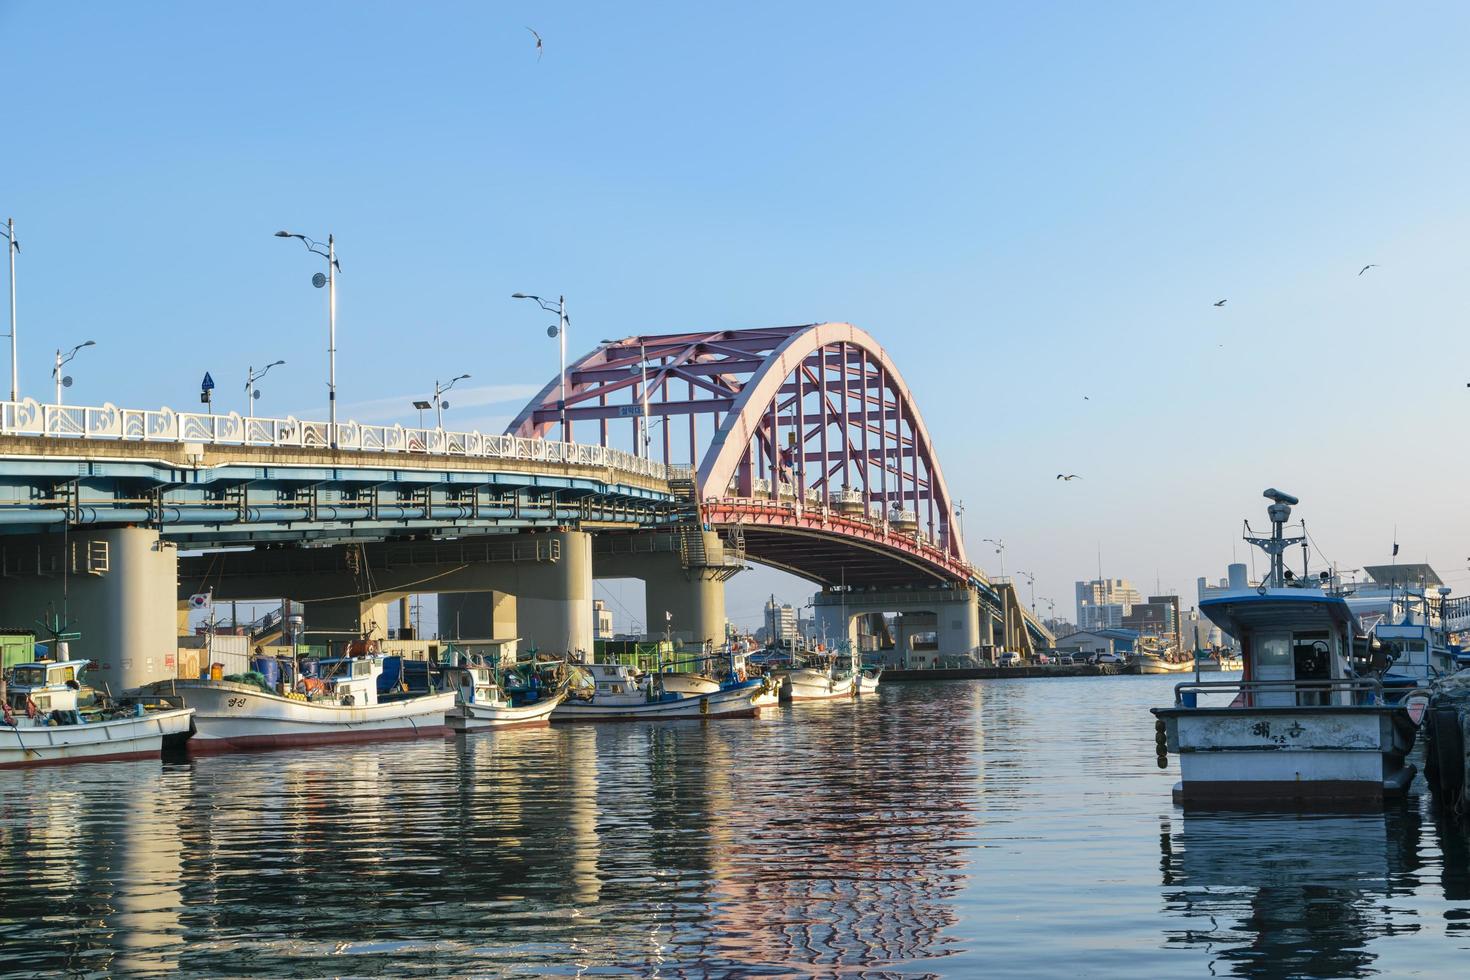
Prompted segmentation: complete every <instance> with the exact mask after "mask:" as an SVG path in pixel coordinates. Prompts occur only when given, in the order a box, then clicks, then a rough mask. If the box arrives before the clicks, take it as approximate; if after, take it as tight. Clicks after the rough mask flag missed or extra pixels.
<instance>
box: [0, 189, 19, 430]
mask: <svg viewBox="0 0 1470 980" xmlns="http://www.w3.org/2000/svg"><path fill="white" fill-rule="evenodd" d="M0 235H4V236H5V241H6V242H7V243H8V244H7V247H6V249H5V251H6V252H9V253H10V335H9V336H10V400H11V401H13V402H18V401H20V364H19V362H18V361H17V360H16V355H15V256H16V254H17V253H19V252H20V242H18V241H16V239H15V219H14V218H6V219H5V227H4V228H0Z"/></svg>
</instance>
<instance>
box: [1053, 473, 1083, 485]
mask: <svg viewBox="0 0 1470 980" xmlns="http://www.w3.org/2000/svg"><path fill="white" fill-rule="evenodd" d="M1057 479H1058V480H1066V481H1067V482H1068V483H1070V482H1072V481H1073V480H1080V479H1082V477H1080V476H1078V475H1077V474H1076V473H1067V474H1065V475H1064V474H1061V473H1058V474H1057Z"/></svg>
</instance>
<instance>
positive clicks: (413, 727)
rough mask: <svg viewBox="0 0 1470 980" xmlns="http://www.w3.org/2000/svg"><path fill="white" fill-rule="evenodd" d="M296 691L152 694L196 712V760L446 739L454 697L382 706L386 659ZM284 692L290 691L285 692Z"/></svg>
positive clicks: (211, 688) (248, 687) (325, 674)
mask: <svg viewBox="0 0 1470 980" xmlns="http://www.w3.org/2000/svg"><path fill="white" fill-rule="evenodd" d="M318 672H319V674H320V676H319V677H307V676H300V677H298V678H297V680H296V682H295V684H293V685H292V689H291V690H289V691H285V690H281V689H277V690H274V691H273V690H270V689H268V688H267V687H265V686H264V685H263V684H261V683H257V682H251V681H248V680H244V679H236V680H225V679H222V678H199V679H197V680H175V681H159V682H157V683H155V684H152V685H149V687H147V688H145V689H144V690H145V691H147V692H148V693H151V694H153V695H155V696H158V697H161V698H164V699H166V700H169V701H171V702H174V703H177V704H179V705H180V706H182V707H185V708H192V709H194V725H195V728H196V732H195V735H194V738H192V739H190V741H189V745H188V749H189V752H190V754H198V753H212V752H235V751H241V750H252V749H275V748H286V747H291V746H309V745H324V744H330V743H334V742H377V741H384V740H388V739H398V738H417V737H420V736H425V735H443V734H445V732H446V731H447V727H446V723H445V715H446V713H447V712H448V711H449V710H450V709H451V708H453V707H454V704H455V700H456V698H457V697H458V695H457V694H456V693H455V692H454V691H445V692H442V693H434V694H428V695H425V696H422V697H412V698H404V699H402V700H398V701H389V702H386V703H384V702H379V700H378V676H379V675H380V674H381V673H382V672H383V658H381V657H379V656H376V655H370V656H361V657H339V658H336V659H329V660H322V661H320V662H319V664H318ZM282 687H284V685H282Z"/></svg>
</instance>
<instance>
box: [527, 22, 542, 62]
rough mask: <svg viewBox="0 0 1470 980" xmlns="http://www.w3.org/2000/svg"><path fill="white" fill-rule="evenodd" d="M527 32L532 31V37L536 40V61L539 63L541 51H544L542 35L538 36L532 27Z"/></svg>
mask: <svg viewBox="0 0 1470 980" xmlns="http://www.w3.org/2000/svg"><path fill="white" fill-rule="evenodd" d="M526 30H528V31H530V32H531V36H532V37H534V38H535V39H536V60H537V61H540V60H541V51H542V48H541V35H540V34H537V33H536V31H535V30H533V29H532V28H530V27H528V28H526Z"/></svg>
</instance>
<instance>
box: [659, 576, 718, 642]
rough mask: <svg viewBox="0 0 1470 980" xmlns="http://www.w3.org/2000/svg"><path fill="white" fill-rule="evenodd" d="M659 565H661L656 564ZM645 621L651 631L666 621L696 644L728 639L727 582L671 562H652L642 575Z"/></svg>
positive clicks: (672, 630)
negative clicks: (726, 614)
mask: <svg viewBox="0 0 1470 980" xmlns="http://www.w3.org/2000/svg"><path fill="white" fill-rule="evenodd" d="M655 565H657V566H658V567H654V566H655ZM643 583H644V587H643V607H644V622H646V623H647V624H648V632H649V633H650V634H661V633H663V631H664V627H665V626H666V625H667V626H668V627H669V628H670V632H671V634H672V635H673V636H675V637H677V638H678V639H681V640H684V641H687V642H688V643H691V644H693V645H695V646H699V645H702V644H704V643H713V644H714V645H715V646H719V645H720V644H722V643H724V642H725V583H724V582H723V581H722V580H719V579H714V578H709V577H705V576H702V575H700V574H699V573H698V572H697V570H691V571H690V572H687V573H686V571H685V569H683V568H681V567H680V566H679V562H678V559H677V558H675V559H674V561H673V562H672V563H669V562H662V563H650V567H649V568H648V569H647V571H646V573H645V575H644V576H643Z"/></svg>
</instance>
